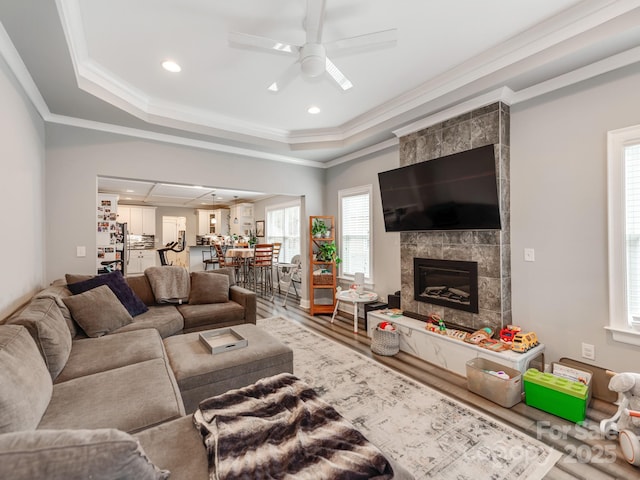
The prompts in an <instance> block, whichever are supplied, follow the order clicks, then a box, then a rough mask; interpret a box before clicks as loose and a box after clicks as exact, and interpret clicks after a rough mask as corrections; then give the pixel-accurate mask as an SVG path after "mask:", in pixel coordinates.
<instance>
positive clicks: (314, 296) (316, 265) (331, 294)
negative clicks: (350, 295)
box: [309, 215, 337, 315]
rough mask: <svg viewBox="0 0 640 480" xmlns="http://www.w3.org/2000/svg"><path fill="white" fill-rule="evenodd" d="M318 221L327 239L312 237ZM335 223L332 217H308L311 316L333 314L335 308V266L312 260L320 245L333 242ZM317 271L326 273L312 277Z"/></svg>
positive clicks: (332, 263)
mask: <svg viewBox="0 0 640 480" xmlns="http://www.w3.org/2000/svg"><path fill="white" fill-rule="evenodd" d="M316 219H318V220H319V221H322V222H324V224H325V225H326V226H327V228H328V229H329V230H330V232H331V234H330V236H328V237H314V235H313V233H312V228H313V223H314V221H316ZM334 235H335V221H334V217H333V216H326V215H325V216H322V215H317V216H310V217H309V265H310V268H309V304H310V313H311V315H317V314H319V313H333V310H334V308H335V306H336V276H337V272H336V264H335V262H332V261H321V260H314V255H316V254H317V253H318V250H319V248H320V245H322V244H323V243H332V242H335V237H334ZM318 270H325V271H326V273H322V274H319V275H317V274H316V275H314V272H316V271H318Z"/></svg>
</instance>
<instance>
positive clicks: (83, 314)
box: [63, 285, 133, 337]
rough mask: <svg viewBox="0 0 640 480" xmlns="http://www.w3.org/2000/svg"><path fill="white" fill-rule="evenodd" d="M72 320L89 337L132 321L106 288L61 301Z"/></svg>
mask: <svg viewBox="0 0 640 480" xmlns="http://www.w3.org/2000/svg"><path fill="white" fill-rule="evenodd" d="M63 302H64V303H65V304H66V305H67V307H69V310H71V315H72V316H73V319H74V320H75V321H76V322H78V325H80V327H82V330H84V332H85V333H86V334H87V335H89V336H90V337H100V336H102V335H106V334H107V333H109V332H111V331H112V330H115V329H117V328H120V327H122V326H123V325H126V324H128V323H131V322H132V321H133V318H132V317H131V315H129V312H127V309H126V308H124V306H123V305H122V304H121V303H120V301H119V300H118V298H117V297H116V296H115V294H114V293H113V291H112V290H111V289H110V288H109V287H108V286H107V285H102V286H100V287H97V288H94V289H92V290H88V291H86V292H84V293H80V294H79V295H73V296H71V297H67V298H64V299H63Z"/></svg>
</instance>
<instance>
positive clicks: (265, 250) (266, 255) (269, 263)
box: [249, 243, 273, 295]
mask: <svg viewBox="0 0 640 480" xmlns="http://www.w3.org/2000/svg"><path fill="white" fill-rule="evenodd" d="M272 268H273V244H271V243H257V244H255V245H254V247H253V258H252V259H251V264H250V268H249V271H250V272H251V275H252V276H253V288H254V291H255V292H256V293H257V292H258V283H260V284H261V290H262V294H263V295H264V294H265V293H266V292H267V291H269V292H270V293H273V271H272ZM258 280H260V282H258Z"/></svg>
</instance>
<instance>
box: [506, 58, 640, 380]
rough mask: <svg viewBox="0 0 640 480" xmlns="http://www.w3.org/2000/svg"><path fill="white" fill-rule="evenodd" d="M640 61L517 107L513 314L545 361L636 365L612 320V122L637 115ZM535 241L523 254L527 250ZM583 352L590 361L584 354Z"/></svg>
mask: <svg viewBox="0 0 640 480" xmlns="http://www.w3.org/2000/svg"><path fill="white" fill-rule="evenodd" d="M638 85H640V67H638V66H636V67H635V68H632V69H626V70H624V71H622V72H618V73H617V74H609V75H607V76H604V77H600V78H598V79H595V80H593V81H589V82H587V83H585V84H583V85H581V86H580V87H579V88H574V89H571V90H566V91H563V92H557V93H555V94H552V95H549V96H547V97H546V98H541V99H538V100H536V101H531V102H529V103H527V104H518V105H515V106H513V107H512V109H511V187H512V188H511V235H512V240H511V247H512V263H511V266H512V290H513V292H512V302H513V305H512V311H513V321H514V323H516V324H519V325H522V326H523V327H525V328H526V329H530V330H535V331H536V332H537V333H538V336H539V337H540V338H541V340H542V342H544V343H545V344H546V345H547V360H548V361H555V360H557V359H558V358H560V357H570V358H574V359H581V343H582V342H586V343H590V344H593V345H595V351H596V360H595V364H597V365H600V366H603V367H606V368H610V369H614V370H617V371H626V370H632V371H636V370H637V369H638V360H640V348H639V347H633V346H630V345H626V344H622V343H617V342H613V341H612V339H611V335H610V334H609V333H608V332H607V331H605V329H604V327H605V325H608V321H609V320H608V315H609V312H608V293H607V292H608V280H607V265H608V260H607V184H606V182H607V170H606V166H607V157H606V135H607V131H609V130H614V129H618V128H622V127H627V126H630V125H636V124H638V123H640V110H639V106H640V89H639V88H638ZM525 247H531V248H534V249H535V260H536V261H535V262H533V263H529V262H527V263H525V262H524V260H523V249H524V248H525ZM584 361H586V360H584Z"/></svg>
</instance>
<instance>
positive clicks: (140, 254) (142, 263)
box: [127, 250, 158, 274]
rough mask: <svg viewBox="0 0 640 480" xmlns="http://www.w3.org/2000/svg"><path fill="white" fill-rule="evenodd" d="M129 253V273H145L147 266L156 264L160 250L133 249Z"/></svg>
mask: <svg viewBox="0 0 640 480" xmlns="http://www.w3.org/2000/svg"><path fill="white" fill-rule="evenodd" d="M129 253H130V254H129V263H128V265H127V274H132V273H144V271H145V270H146V269H147V268H149V267H155V266H156V259H157V258H158V252H156V251H155V250H131V251H130V252H129Z"/></svg>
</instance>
